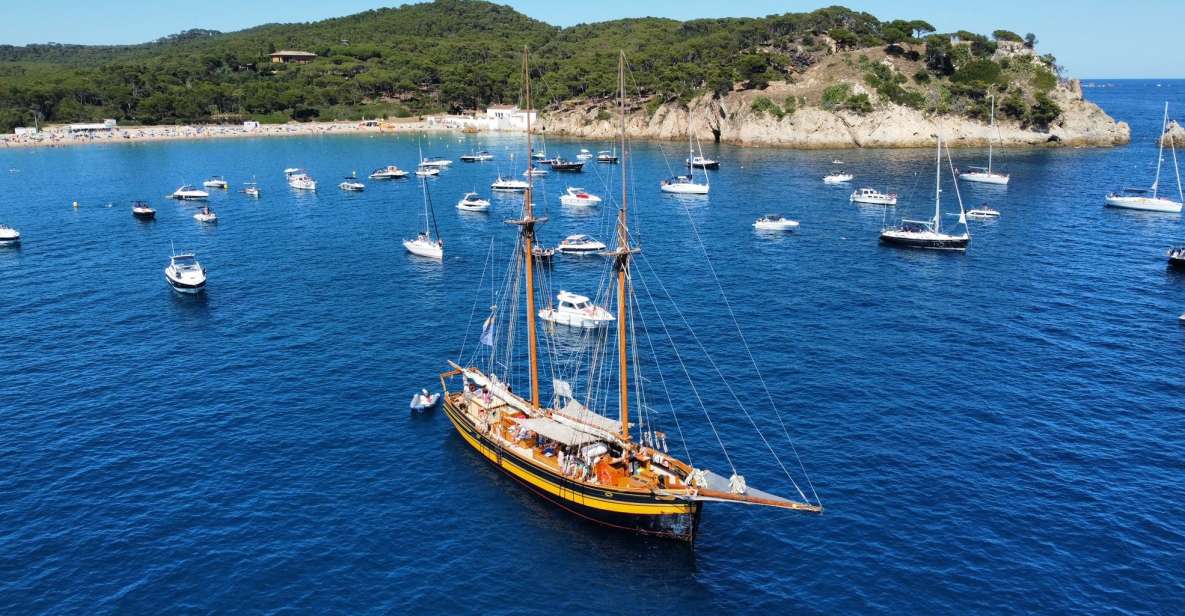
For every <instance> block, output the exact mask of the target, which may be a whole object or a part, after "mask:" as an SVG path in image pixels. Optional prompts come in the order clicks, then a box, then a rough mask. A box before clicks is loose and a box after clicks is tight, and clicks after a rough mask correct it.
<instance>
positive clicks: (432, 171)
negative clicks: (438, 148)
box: [416, 165, 440, 178]
mask: <svg viewBox="0 0 1185 616" xmlns="http://www.w3.org/2000/svg"><path fill="white" fill-rule="evenodd" d="M416 175H417V176H418V177H422V178H430V177H433V176H437V175H440V168H439V167H425V166H424V165H420V166H419V167H416Z"/></svg>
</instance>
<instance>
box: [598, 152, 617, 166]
mask: <svg viewBox="0 0 1185 616" xmlns="http://www.w3.org/2000/svg"><path fill="white" fill-rule="evenodd" d="M597 162H598V163H601V164H603V165H616V164H617V153H616V152H610V151H609V150H601V151H600V152H597Z"/></svg>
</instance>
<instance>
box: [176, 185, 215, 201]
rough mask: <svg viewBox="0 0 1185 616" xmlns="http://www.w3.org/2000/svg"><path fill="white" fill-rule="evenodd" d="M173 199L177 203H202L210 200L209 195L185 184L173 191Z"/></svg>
mask: <svg viewBox="0 0 1185 616" xmlns="http://www.w3.org/2000/svg"><path fill="white" fill-rule="evenodd" d="M173 198H174V199H177V200H179V201H202V200H205V199H209V198H210V193H208V192H206V191H204V190H202V189H200V188H197V187H195V186H192V185H190V184H186V185H184V186H182V187H180V188H178V189H177V190H174V191H173Z"/></svg>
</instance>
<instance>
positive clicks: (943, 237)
mask: <svg viewBox="0 0 1185 616" xmlns="http://www.w3.org/2000/svg"><path fill="white" fill-rule="evenodd" d="M947 162H948V163H949V162H950V151H949V150H947ZM954 170H955V169H954V165H953V164H952V165H951V172H952V174H951V175H954V173H953V172H954ZM955 196H956V197H958V200H959V224H960V225H962V226H963V232H962V233H958V234H955V233H946V232H944V231H943V230H942V137H939V138H938V154H937V158H936V159H935V161H934V218H932V219H930V220H902V221H901V224H900V225H897V226H895V227H888V228H886V229H884V230H883V231H881V241H882V242H884V243H886V244H890V245H895V246H902V247H905V248H929V249H932V250H967V245H968V244H970V243H971V233H970V232H968V231H967V214H966V212H964V211H963V197H962V196H961V195H960V194H959V185H958V182H957V181H956V182H955Z"/></svg>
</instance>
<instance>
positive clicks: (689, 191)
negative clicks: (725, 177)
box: [659, 110, 712, 195]
mask: <svg viewBox="0 0 1185 616" xmlns="http://www.w3.org/2000/svg"><path fill="white" fill-rule="evenodd" d="M692 138H693V134H692V131H691V111H690V110H689V111H688V112H687V175H676V176H675V177H673V178H668V179H665V180H663V181H662V183H661V184H659V188H660V189H661V190H662V191H663V192H665V193H674V194H677V195H706V194H708V191H709V190H711V189H712V181H711V180H709V179H708V173H707V171H705V172H704V183H703V184H700V183H698V182H696V181H695V166H693V165H692V161H694V160H695V158H696V155H695V146H694V144H693V143H692ZM699 158H700V160H703V158H704V153H703V152H702V151H701V152H700V153H699Z"/></svg>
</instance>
